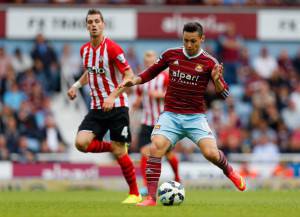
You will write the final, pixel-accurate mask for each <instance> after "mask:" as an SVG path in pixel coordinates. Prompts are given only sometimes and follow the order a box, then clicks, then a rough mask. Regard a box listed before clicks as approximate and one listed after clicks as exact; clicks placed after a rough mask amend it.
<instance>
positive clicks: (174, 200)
mask: <svg viewBox="0 0 300 217" xmlns="http://www.w3.org/2000/svg"><path fill="white" fill-rule="evenodd" d="M158 198H159V201H160V202H161V203H162V204H163V205H164V206H173V205H179V204H181V203H182V202H183V201H184V198H185V191H184V187H183V185H182V184H180V183H179V182H175V181H168V182H164V183H163V184H161V186H160V187H159V189H158Z"/></svg>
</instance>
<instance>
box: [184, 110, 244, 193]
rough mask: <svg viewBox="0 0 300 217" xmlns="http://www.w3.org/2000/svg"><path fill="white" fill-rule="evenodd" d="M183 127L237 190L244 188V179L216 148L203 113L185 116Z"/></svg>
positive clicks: (213, 137) (205, 155)
mask: <svg viewBox="0 0 300 217" xmlns="http://www.w3.org/2000/svg"><path fill="white" fill-rule="evenodd" d="M184 128H185V130H186V133H187V135H188V137H189V138H190V139H191V140H192V141H193V142H195V143H196V144H197V145H198V146H199V148H200V150H201V152H202V154H203V155H204V157H205V158H206V159H207V160H209V161H210V162H212V163H213V164H215V165H216V166H218V167H219V168H220V169H222V170H223V172H224V174H225V175H226V176H227V177H228V178H229V179H230V180H231V181H232V182H233V183H234V184H235V186H236V187H237V188H238V189H239V190H241V191H243V190H245V188H246V184H245V181H244V179H243V178H242V177H241V176H240V175H239V174H237V173H236V172H235V171H234V170H233V169H232V167H231V165H230V164H229V163H228V161H227V159H226V157H225V155H224V154H223V152H222V151H220V150H219V149H218V147H217V143H216V139H215V136H214V134H213V133H212V131H211V129H210V127H209V125H208V123H207V119H206V116H205V115H204V114H195V115H190V116H187V117H186V119H185V123H184Z"/></svg>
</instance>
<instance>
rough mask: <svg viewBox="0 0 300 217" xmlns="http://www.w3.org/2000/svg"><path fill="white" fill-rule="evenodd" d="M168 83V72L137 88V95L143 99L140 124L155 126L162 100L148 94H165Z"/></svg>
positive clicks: (161, 108) (162, 103) (162, 106)
mask: <svg viewBox="0 0 300 217" xmlns="http://www.w3.org/2000/svg"><path fill="white" fill-rule="evenodd" d="M168 82H169V73H168V71H163V72H161V73H160V74H159V75H158V76H157V77H155V78H154V79H152V80H151V81H149V82H147V83H145V84H143V85H139V86H137V95H139V96H142V97H143V102H142V103H143V116H142V124H145V125H147V126H154V125H155V122H156V120H157V119H158V117H159V115H160V113H161V112H162V111H163V109H164V99H163V98H159V99H158V98H156V99H155V98H153V97H151V96H150V95H149V93H150V92H152V91H159V92H166V89H167V86H168Z"/></svg>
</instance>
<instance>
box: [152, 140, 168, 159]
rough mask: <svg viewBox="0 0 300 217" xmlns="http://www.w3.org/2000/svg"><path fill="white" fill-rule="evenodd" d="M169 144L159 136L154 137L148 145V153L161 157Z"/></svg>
mask: <svg viewBox="0 0 300 217" xmlns="http://www.w3.org/2000/svg"><path fill="white" fill-rule="evenodd" d="M168 146H169V144H167V143H166V142H164V141H163V140H161V139H159V138H154V139H153V140H152V144H151V146H150V154H151V155H152V156H156V157H162V156H164V154H165V153H166V150H167V149H168Z"/></svg>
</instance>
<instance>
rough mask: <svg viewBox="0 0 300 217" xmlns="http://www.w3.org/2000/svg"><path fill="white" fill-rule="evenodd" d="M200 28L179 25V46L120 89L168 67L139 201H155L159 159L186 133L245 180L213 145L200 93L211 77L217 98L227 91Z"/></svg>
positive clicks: (232, 175) (239, 183)
mask: <svg viewBox="0 0 300 217" xmlns="http://www.w3.org/2000/svg"><path fill="white" fill-rule="evenodd" d="M203 41H204V34H203V28H202V26H201V24H200V23H198V22H190V23H187V24H185V25H184V27H183V45H184V46H183V47H178V48H171V49H168V50H167V51H165V52H164V53H162V55H161V56H160V58H159V59H158V61H157V62H156V63H155V64H153V65H152V66H151V67H149V68H148V69H146V70H145V71H144V72H143V73H141V74H140V75H139V76H136V77H134V78H128V79H124V81H123V82H122V84H121V85H119V88H124V87H130V86H133V85H137V84H143V83H146V82H148V81H150V80H151V79H153V78H154V77H156V76H157V75H158V74H159V73H160V72H161V71H164V70H165V69H166V68H168V67H169V76H170V77H169V84H168V87H167V92H166V96H165V105H164V112H163V113H161V115H160V116H159V119H158V121H157V123H156V125H155V127H154V129H153V132H152V138H151V141H152V143H151V147H150V157H149V159H148V161H147V168H146V176H147V188H148V192H149V196H148V198H147V199H146V200H144V201H143V202H141V203H138V204H137V205H139V206H155V205H156V192H157V187H158V181H159V177H160V174H161V158H162V156H164V154H165V153H166V151H167V150H168V149H169V148H170V146H174V145H175V144H176V142H177V141H178V140H180V139H182V138H183V137H188V138H190V139H191V140H192V141H193V142H194V143H196V144H197V145H198V146H199V148H200V149H201V152H202V154H203V155H204V157H205V158H206V159H207V160H209V161H211V162H212V163H213V164H215V165H216V166H218V167H219V168H220V169H222V170H223V172H224V174H225V175H226V176H227V177H228V178H229V179H230V180H231V181H232V182H233V183H234V185H235V186H236V187H237V188H238V189H239V190H240V191H244V190H245V189H246V183H245V180H244V179H243V177H242V176H240V175H239V174H238V173H237V172H236V171H234V170H233V168H232V167H231V166H230V164H229V163H228V161H227V159H226V157H225V156H224V154H223V153H222V151H220V150H219V149H218V147H217V143H216V138H215V136H214V134H213V132H212V130H211V129H210V127H209V125H208V123H207V120H206V115H205V101H204V93H205V91H206V88H207V85H208V82H209V81H210V80H212V82H213V83H214V85H215V89H216V92H217V93H218V94H219V95H220V97H221V98H223V99H225V98H226V97H227V96H228V86H227V84H226V82H225V81H224V79H223V67H222V65H220V64H219V63H218V61H217V60H216V59H215V58H213V57H212V56H211V55H209V54H208V53H207V52H206V51H204V50H203V49H202V48H201V44H202V42H203Z"/></svg>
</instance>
